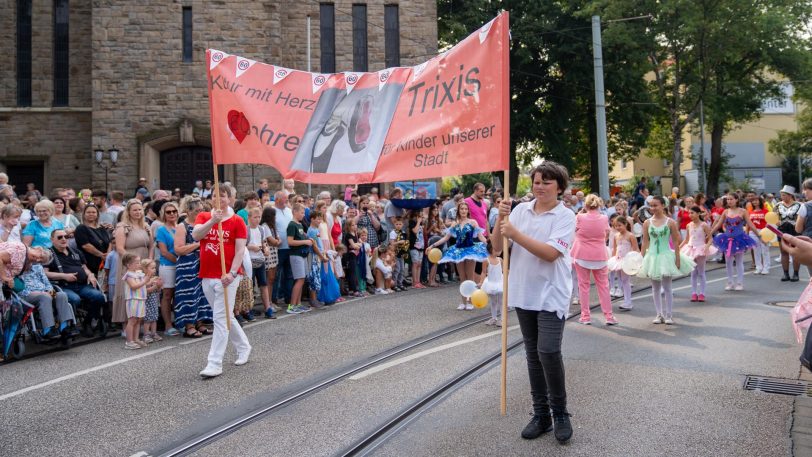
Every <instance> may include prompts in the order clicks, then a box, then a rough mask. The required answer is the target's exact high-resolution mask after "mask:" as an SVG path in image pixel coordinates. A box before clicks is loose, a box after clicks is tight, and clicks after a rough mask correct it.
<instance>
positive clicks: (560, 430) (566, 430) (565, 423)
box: [553, 413, 572, 444]
mask: <svg viewBox="0 0 812 457" xmlns="http://www.w3.org/2000/svg"><path fill="white" fill-rule="evenodd" d="M553 423H554V427H555V439H557V440H558V442H559V443H561V444H564V443H566V442H567V441H569V440H570V438H572V424H571V423H570V415H569V413H553Z"/></svg>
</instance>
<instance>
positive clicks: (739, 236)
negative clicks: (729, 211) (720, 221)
mask: <svg viewBox="0 0 812 457" xmlns="http://www.w3.org/2000/svg"><path fill="white" fill-rule="evenodd" d="M713 244H714V245H716V247H717V248H719V250H720V251H722V252H724V253H725V255H726V256H728V257H729V256H732V255H736V254H738V253H740V252H745V251H748V250H750V249H753V248H754V247H755V246H756V241H755V240H754V239H752V238H750V235H748V234H746V233H744V218H742V217H741V216H736V217H726V218H725V231H724V232H722V233H720V234H718V235H716V236H715V237H713Z"/></svg>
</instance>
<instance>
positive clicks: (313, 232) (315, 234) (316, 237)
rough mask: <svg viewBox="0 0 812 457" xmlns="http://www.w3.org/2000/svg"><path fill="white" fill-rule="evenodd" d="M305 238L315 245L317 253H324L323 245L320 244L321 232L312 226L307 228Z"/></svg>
mask: <svg viewBox="0 0 812 457" xmlns="http://www.w3.org/2000/svg"><path fill="white" fill-rule="evenodd" d="M307 237H308V238H310V239H311V240H313V243H315V244H316V247H317V248H319V252H324V244H322V242H321V230H319V229H318V228H316V227H312V226H311V227H308V229H307Z"/></svg>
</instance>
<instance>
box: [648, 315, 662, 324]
mask: <svg viewBox="0 0 812 457" xmlns="http://www.w3.org/2000/svg"><path fill="white" fill-rule="evenodd" d="M663 322H665V319H663V316H660V315H657V317H655V318H654V320H653V321H651V323H652V324H662V323H663Z"/></svg>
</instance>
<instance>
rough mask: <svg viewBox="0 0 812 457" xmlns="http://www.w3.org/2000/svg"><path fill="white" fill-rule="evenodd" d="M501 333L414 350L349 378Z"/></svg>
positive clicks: (509, 328) (512, 327)
mask: <svg viewBox="0 0 812 457" xmlns="http://www.w3.org/2000/svg"><path fill="white" fill-rule="evenodd" d="M517 328H519V326H518V325H514V326H511V327H508V330H509V331H510V330H516V329H517ZM501 334H502V330H496V331H493V332H488V333H483V334H482V335H478V336H473V337H471V338H466V339H464V340H459V341H455V342H453V343H448V344H444V345H442V346H437V347H434V348H431V349H426V350H425V351H420V352H416V353H414V354H412V355H407V356H406V357H401V358H399V359H395V360H392V361H390V362H386V363H382V364H380V365H377V366H375V367H372V368H370V369H368V370H364V371H362V372H360V373H356V374H354V375H352V376H350V379H351V380H353V381H357V380H359V379H363V378H366V377H367V376H370V375H373V374H375V373H378V372H379V371H383V370H386V369H389V368H392V367H394V366H397V365H400V364H403V363H406V362H411V361H412V360H415V359H419V358H421V357H425V356H427V355H431V354H434V353H435V352H440V351H445V350H446V349H451V348H455V347H457V346H462V345H463V344H468V343H473V342H474V341H479V340H482V339H485V338H488V337H490V336H495V335H501Z"/></svg>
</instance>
